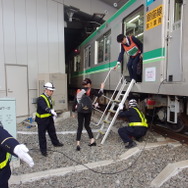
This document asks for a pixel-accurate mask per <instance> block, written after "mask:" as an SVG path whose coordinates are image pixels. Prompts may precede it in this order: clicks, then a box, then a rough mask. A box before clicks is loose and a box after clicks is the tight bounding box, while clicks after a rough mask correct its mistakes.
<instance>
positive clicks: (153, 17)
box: [146, 5, 163, 30]
mask: <svg viewBox="0 0 188 188" xmlns="http://www.w3.org/2000/svg"><path fill="white" fill-rule="evenodd" d="M162 15H163V5H159V6H158V7H157V8H155V9H153V10H151V11H149V12H148V13H147V14H146V30H149V29H152V28H154V27H157V26H159V25H160V24H162Z"/></svg>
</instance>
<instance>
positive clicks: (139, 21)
mask: <svg viewBox="0 0 188 188" xmlns="http://www.w3.org/2000/svg"><path fill="white" fill-rule="evenodd" d="M123 25H124V34H125V35H134V36H135V37H136V38H138V39H139V40H140V41H142V42H143V32H144V7H143V6H142V7H140V8H139V9H137V10H136V11H135V12H133V13H132V14H130V15H129V16H127V17H126V18H125V19H124V20H123Z"/></svg>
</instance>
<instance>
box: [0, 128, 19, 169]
mask: <svg viewBox="0 0 188 188" xmlns="http://www.w3.org/2000/svg"><path fill="white" fill-rule="evenodd" d="M17 145H19V142H18V141H17V140H16V139H15V138H13V137H12V135H10V134H9V133H8V132H7V131H6V130H5V129H4V128H3V127H2V126H0V171H1V170H3V168H4V167H5V166H7V165H8V164H9V161H10V158H11V155H15V154H14V152H13V151H14V148H15V147H16V146H17ZM15 156H16V155H15Z"/></svg>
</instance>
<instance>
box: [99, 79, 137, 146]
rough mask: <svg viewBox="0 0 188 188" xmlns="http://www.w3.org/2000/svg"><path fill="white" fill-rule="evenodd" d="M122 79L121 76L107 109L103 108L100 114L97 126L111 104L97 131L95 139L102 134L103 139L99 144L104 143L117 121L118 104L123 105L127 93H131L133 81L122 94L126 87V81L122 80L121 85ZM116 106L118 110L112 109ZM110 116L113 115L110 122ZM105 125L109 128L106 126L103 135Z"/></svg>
mask: <svg viewBox="0 0 188 188" xmlns="http://www.w3.org/2000/svg"><path fill="white" fill-rule="evenodd" d="M122 79H123V76H122V77H121V79H120V81H119V83H118V85H117V87H116V89H115V90H114V93H113V94H112V97H111V98H110V99H109V102H108V104H107V107H106V108H105V110H104V113H103V114H102V116H101V118H100V120H99V122H98V125H99V124H101V122H102V120H103V117H104V116H105V114H106V112H107V109H108V107H109V105H110V104H112V105H111V107H110V109H109V110H108V113H107V115H106V117H105V119H104V120H103V123H102V126H101V128H100V129H99V132H98V134H97V136H96V139H98V138H99V136H100V134H104V137H103V139H102V141H101V144H104V142H105V140H106V138H107V136H108V134H109V133H110V130H111V129H112V128H113V127H112V126H113V125H114V123H115V121H116V119H117V116H118V114H119V111H120V109H119V103H123V104H124V103H125V101H126V99H127V97H128V96H129V93H130V91H131V89H132V87H133V85H134V83H135V80H134V79H132V80H131V82H130V83H129V86H128V88H127V90H126V92H125V93H124V94H123V93H122V92H123V90H124V88H125V86H126V85H127V81H126V79H124V80H123V83H122V84H121V82H122ZM120 84H121V87H120V89H119V91H118V93H117V95H116V97H115V99H114V100H113V97H114V95H115V93H116V91H117V89H118V87H119V85H120ZM121 96H123V98H122V99H121ZM117 104H118V108H117V110H114V107H115V106H117ZM111 114H114V116H113V118H112V120H111V121H110V120H109V117H110V115H111ZM105 125H109V126H108V128H107V130H106V132H105V133H104V127H105Z"/></svg>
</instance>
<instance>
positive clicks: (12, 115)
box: [0, 98, 16, 138]
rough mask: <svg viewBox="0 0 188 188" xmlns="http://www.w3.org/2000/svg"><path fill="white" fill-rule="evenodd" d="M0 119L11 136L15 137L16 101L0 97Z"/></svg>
mask: <svg viewBox="0 0 188 188" xmlns="http://www.w3.org/2000/svg"><path fill="white" fill-rule="evenodd" d="M0 121H1V123H2V125H3V127H4V129H6V130H7V131H8V132H9V133H10V134H11V135H12V136H13V137H15V138H16V101H15V99H10V98H0Z"/></svg>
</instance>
